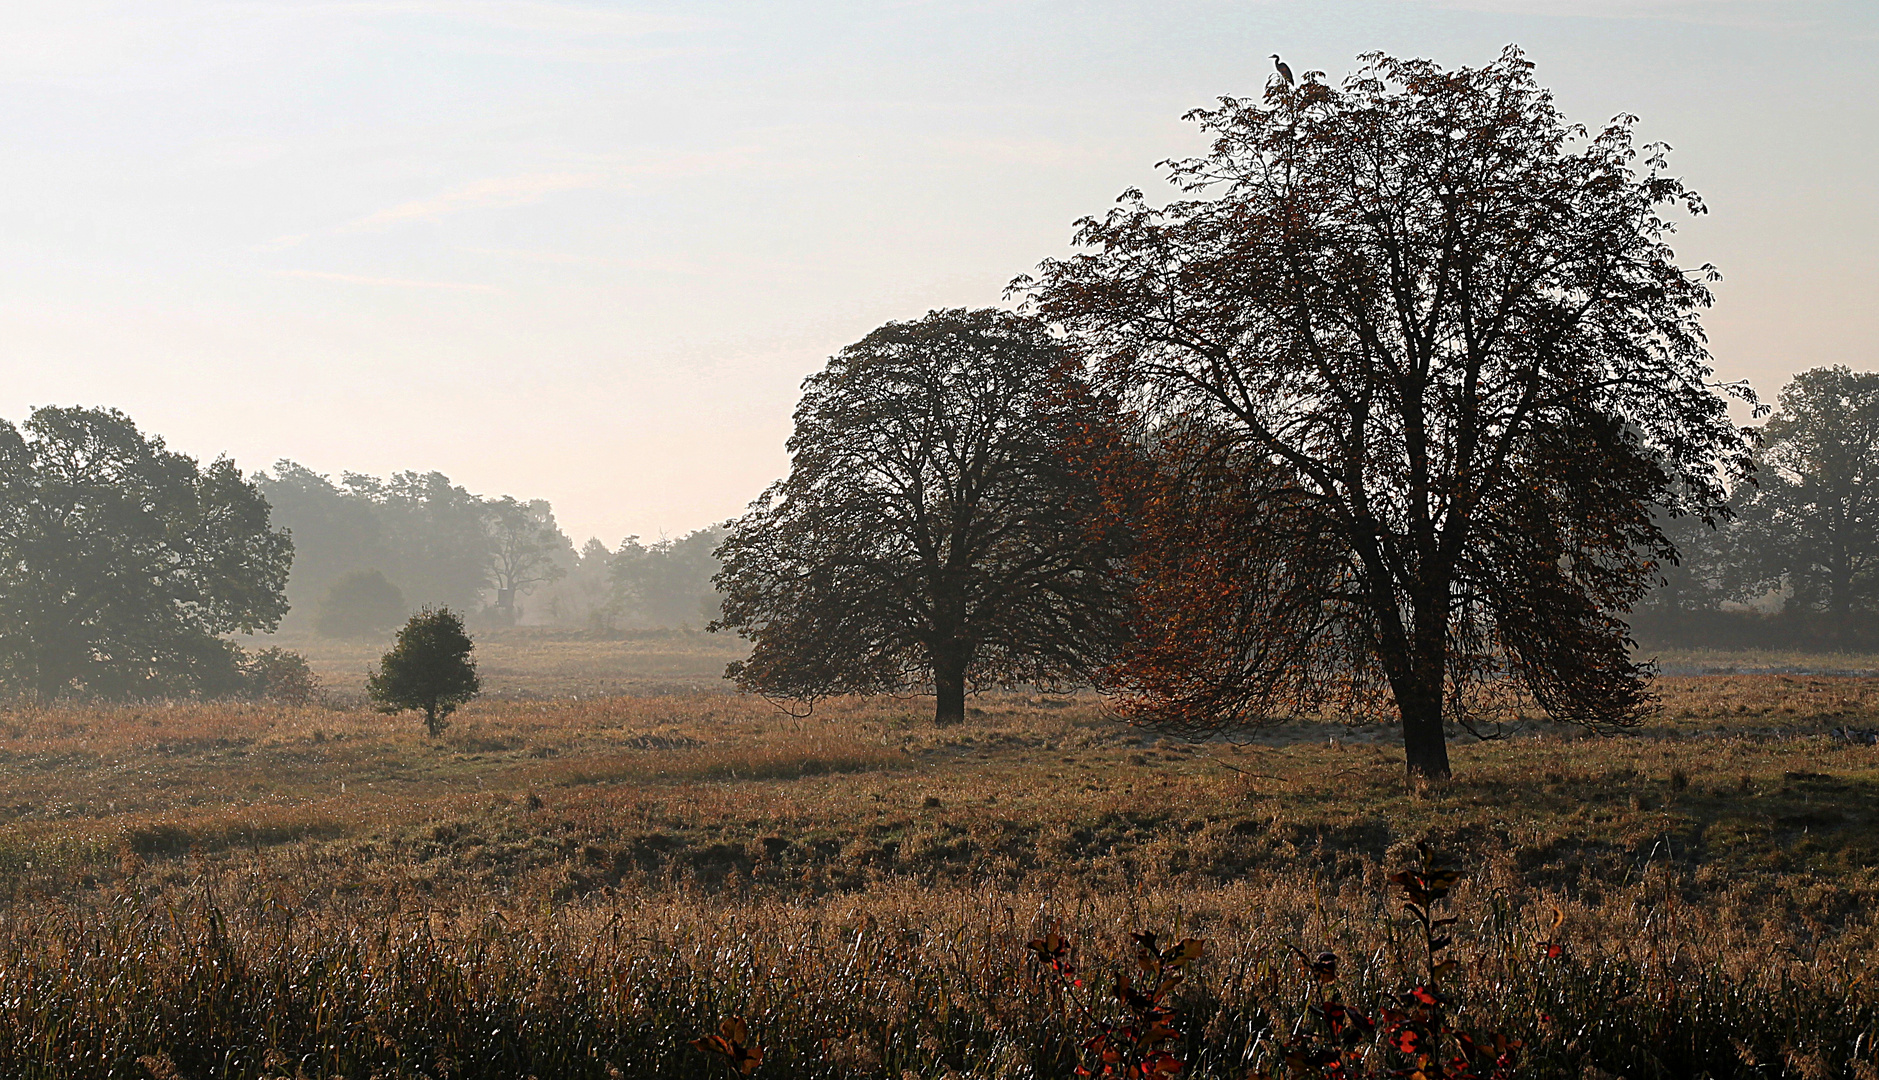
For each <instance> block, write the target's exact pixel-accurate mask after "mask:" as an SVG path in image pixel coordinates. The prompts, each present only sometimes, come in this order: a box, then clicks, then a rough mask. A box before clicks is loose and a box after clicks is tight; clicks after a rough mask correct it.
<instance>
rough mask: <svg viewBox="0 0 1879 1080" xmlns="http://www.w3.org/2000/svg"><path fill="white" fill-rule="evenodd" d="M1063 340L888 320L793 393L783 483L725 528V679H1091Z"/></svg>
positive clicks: (901, 684) (1095, 544)
mask: <svg viewBox="0 0 1879 1080" xmlns="http://www.w3.org/2000/svg"><path fill="white" fill-rule="evenodd" d="M1067 360H1068V357H1067V354H1066V353H1065V351H1064V349H1063V347H1062V346H1061V345H1060V344H1059V343H1058V342H1057V341H1055V340H1053V339H1052V338H1051V336H1050V335H1049V334H1048V333H1047V332H1046V331H1045V329H1044V328H1043V326H1041V325H1040V324H1038V323H1036V322H1034V321H1032V320H1029V319H1026V318H1023V317H1020V316H1016V315H1012V314H1010V313H1006V312H1001V311H996V310H980V311H965V310H949V311H935V312H932V313H931V314H929V315H927V316H926V317H925V318H924V319H921V320H919V321H917V322H899V323H889V324H887V325H886V326H883V327H881V328H880V329H878V330H876V331H874V332H873V333H871V334H869V335H868V336H867V337H865V338H863V339H862V340H861V341H859V342H856V343H855V344H853V345H851V346H849V347H848V348H846V349H843V350H842V351H841V353H839V354H838V355H836V356H835V357H834V358H833V359H831V360H830V361H829V364H828V367H827V368H826V369H825V370H824V371H822V372H821V373H820V374H817V375H814V376H812V377H811V378H810V379H809V380H808V381H807V382H806V383H805V384H804V394H803V398H802V402H801V404H800V405H799V406H798V408H797V410H796V418H795V419H796V429H795V433H794V434H793V435H792V436H791V437H790V440H789V450H790V455H791V468H790V474H789V476H788V477H787V478H786V479H784V480H782V481H780V482H778V483H777V484H775V485H774V486H772V487H771V488H770V489H769V490H768V491H767V492H765V493H764V495H763V496H762V497H761V498H760V499H759V500H758V501H757V502H755V503H753V504H752V506H751V509H750V511H749V512H748V513H747V514H746V515H745V516H744V517H743V518H741V519H739V520H738V521H737V522H735V523H734V525H733V527H732V529H731V533H730V535H729V537H728V538H727V539H726V540H725V542H724V545H723V547H722V548H720V549H719V555H720V557H721V558H722V559H723V560H724V569H723V570H722V571H721V572H720V573H719V574H718V577H717V583H718V586H719V589H720V591H721V592H722V593H723V594H724V599H723V615H722V616H721V617H720V619H719V620H718V621H717V622H716V623H714V624H713V629H724V628H728V629H734V630H737V631H738V632H740V633H741V634H743V635H744V636H745V637H748V638H750V639H751V640H752V641H754V642H755V646H754V648H753V650H752V652H751V655H750V658H749V659H748V660H747V661H745V662H743V663H741V664H735V665H732V669H731V672H730V674H731V675H732V676H733V677H734V678H735V679H736V681H737V683H738V685H739V686H741V687H743V688H745V689H748V690H755V691H758V692H761V693H764V694H767V695H771V696H774V697H781V698H790V699H795V700H799V701H806V702H813V701H814V700H816V699H817V698H820V697H822V696H824V695H827V694H833V693H872V692H905V691H912V690H930V691H931V692H933V693H934V694H935V696H936V697H937V699H938V700H937V704H936V715H937V717H938V718H939V719H940V720H942V721H947V720H956V719H959V718H961V717H963V716H964V711H965V695H966V693H967V692H968V690H969V689H970V688H971V687H974V686H982V685H988V684H995V683H1003V682H1011V681H1014V680H1027V681H1049V680H1056V679H1062V678H1069V677H1074V676H1076V675H1078V674H1079V673H1083V672H1086V671H1088V670H1091V669H1092V668H1094V667H1095V666H1096V665H1097V664H1098V663H1099V662H1100V661H1101V660H1102V659H1103V658H1104V657H1105V656H1106V655H1107V650H1108V649H1109V648H1111V647H1112V646H1113V643H1114V640H1115V636H1116V634H1117V632H1118V630H1119V628H1120V626H1121V618H1120V612H1121V610H1122V596H1121V588H1120V585H1119V581H1118V578H1117V577H1116V575H1115V570H1116V569H1117V554H1118V551H1119V545H1118V544H1117V542H1116V539H1115V536H1114V534H1113V533H1111V532H1109V531H1106V530H1104V529H1103V528H1101V527H1100V526H1099V524H1098V523H1097V521H1096V518H1097V517H1098V516H1099V515H1098V514H1097V511H1098V510H1099V499H1100V494H1099V492H1098V490H1097V485H1096V482H1095V480H1094V478H1093V477H1092V476H1091V475H1090V474H1089V473H1088V472H1087V470H1084V469H1080V468H1078V467H1076V465H1075V463H1074V462H1073V460H1072V457H1071V443H1072V440H1073V439H1074V438H1076V437H1077V436H1078V433H1079V432H1080V431H1082V430H1083V429H1084V428H1085V427H1087V426H1088V425H1089V424H1090V423H1091V422H1092V420H1093V419H1094V418H1095V415H1096V404H1095V403H1094V402H1093V401H1092V400H1091V399H1090V398H1088V397H1087V396H1085V395H1082V394H1080V393H1078V392H1077V391H1078V389H1079V386H1080V384H1079V383H1078V382H1077V380H1076V378H1075V377H1074V375H1073V373H1071V372H1069V371H1068V370H1067Z"/></svg>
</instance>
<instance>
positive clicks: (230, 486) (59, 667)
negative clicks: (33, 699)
mask: <svg viewBox="0 0 1879 1080" xmlns="http://www.w3.org/2000/svg"><path fill="white" fill-rule="evenodd" d="M292 559H293V545H292V543H291V542H290V541H289V540H288V537H287V535H286V534H285V533H284V532H280V531H275V530H273V529H271V528H270V527H269V521H268V503H267V500H266V499H264V498H263V497H262V496H261V493H260V492H259V491H258V490H257V489H256V487H255V485H254V484H252V483H250V482H249V481H248V480H246V479H244V478H243V477H242V474H241V472H240V470H238V469H237V468H236V467H235V465H234V463H233V462H231V461H229V460H227V459H225V458H221V459H217V460H216V461H214V462H211V463H210V464H209V465H208V466H206V467H204V466H201V465H199V464H198V463H197V462H196V461H195V460H194V459H193V458H190V457H187V456H185V455H182V454H178V453H175V452H173V451H171V450H168V449H166V448H165V447H164V444H163V440H162V439H159V438H156V437H154V436H147V435H145V434H144V433H143V432H141V431H139V430H138V428H137V425H136V424H135V423H133V422H132V421H131V419H130V417H128V416H125V415H124V414H123V413H121V412H117V411H115V410H107V409H86V408H42V409H38V410H35V411H34V412H33V414H32V416H31V417H30V418H29V419H28V420H27V421H26V422H25V423H24V424H23V425H21V426H18V427H16V426H14V425H13V424H12V423H10V422H8V421H5V420H0V686H4V687H5V688H6V689H9V690H12V691H14V692H26V693H33V694H37V695H39V696H41V697H58V696H63V695H68V694H82V695H95V696H106V697H124V696H132V695H152V696H154V695H160V694H170V693H187V692H204V691H215V690H220V689H223V688H225V687H232V686H233V685H234V684H236V683H238V682H239V681H240V680H241V679H242V678H243V676H242V674H241V673H240V663H241V656H240V654H239V650H236V649H235V648H234V647H233V646H232V645H230V644H229V643H227V642H225V641H222V640H220V639H219V637H218V635H221V634H226V633H230V632H233V631H237V630H239V631H245V632H254V631H264V630H272V629H273V628H274V627H275V626H276V625H278V623H279V622H280V618H281V615H282V614H283V613H284V612H285V611H286V608H287V600H286V596H285V592H284V587H285V584H286V580H287V572H288V567H289V565H290V563H291V561H292Z"/></svg>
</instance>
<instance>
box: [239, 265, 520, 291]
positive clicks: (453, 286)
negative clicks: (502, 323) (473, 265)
mask: <svg viewBox="0 0 1879 1080" xmlns="http://www.w3.org/2000/svg"><path fill="white" fill-rule="evenodd" d="M274 276H275V277H290V278H307V279H310V280H313V281H342V282H345V283H346V284H348V285H387V286H392V287H394V288H400V289H448V290H452V291H455V292H496V291H497V289H496V287H495V286H494V285H479V284H475V283H472V282H467V281H418V280H415V279H413V278H387V277H366V276H364V275H362V274H335V273H332V272H330V271H327V270H276V271H274Z"/></svg>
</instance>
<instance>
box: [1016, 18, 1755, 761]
mask: <svg viewBox="0 0 1879 1080" xmlns="http://www.w3.org/2000/svg"><path fill="white" fill-rule="evenodd" d="M1195 116H1196V118H1197V119H1198V120H1199V121H1200V122H1201V124H1202V125H1203V126H1204V127H1205V128H1207V129H1208V130H1209V131H1210V133H1211V134H1212V135H1213V136H1214V142H1213V144H1212V149H1211V151H1210V152H1209V153H1208V154H1207V155H1205V156H1204V157H1201V158H1198V159H1195V160H1192V161H1187V162H1181V163H1177V164H1176V165H1175V166H1174V167H1173V179H1174V180H1175V182H1176V183H1178V184H1180V185H1181V186H1183V187H1185V188H1186V189H1188V190H1189V191H1191V192H1194V193H1196V194H1197V195H1199V194H1201V193H1206V194H1207V195H1208V196H1209V197H1202V198H1195V199H1192V200H1189V201H1182V202H1176V203H1174V204H1172V205H1170V206H1166V207H1163V208H1155V207H1151V206H1149V205H1148V204H1147V203H1146V201H1145V200H1144V199H1143V198H1142V196H1141V194H1140V193H1139V192H1130V193H1128V194H1126V195H1125V196H1124V198H1123V200H1122V205H1121V206H1120V207H1119V208H1118V209H1116V210H1115V211H1113V212H1112V213H1110V214H1109V215H1108V216H1107V217H1105V218H1103V219H1102V220H1093V221H1087V222H1085V223H1084V225H1083V228H1082V232H1081V235H1080V237H1079V239H1080V241H1081V243H1082V244H1083V245H1084V246H1085V247H1086V248H1087V249H1090V250H1088V252H1087V253H1086V254H1084V255H1081V256H1079V257H1076V258H1072V259H1068V260H1063V261H1058V262H1052V263H1048V264H1046V266H1045V272H1044V280H1043V282H1042V285H1041V287H1040V288H1039V289H1038V291H1037V292H1036V293H1035V294H1034V295H1035V296H1036V298H1037V300H1038V301H1039V306H1040V308H1041V310H1042V313H1043V314H1044V315H1046V316H1047V317H1049V318H1051V319H1053V320H1056V321H1058V322H1060V323H1062V324H1063V325H1065V326H1066V327H1068V328H1069V329H1070V330H1071V331H1072V333H1073V334H1075V335H1076V336H1077V337H1078V338H1080V339H1081V343H1082V345H1083V347H1084V348H1086V349H1087V350H1088V351H1089V352H1090V353H1091V354H1092V355H1093V356H1094V357H1095V358H1096V366H1097V370H1099V371H1100V372H1101V373H1102V376H1103V377H1104V378H1105V379H1106V380H1108V382H1109V383H1110V385H1111V386H1112V387H1113V388H1114V389H1115V391H1116V392H1117V393H1119V394H1121V395H1124V397H1125V400H1126V401H1127V402H1128V403H1129V404H1130V405H1132V406H1133V407H1134V409H1135V410H1136V411H1137V413H1138V415H1140V416H1141V417H1142V418H1143V420H1144V421H1145V422H1147V423H1148V424H1150V425H1154V426H1153V427H1152V428H1151V429H1150V431H1151V434H1152V435H1153V441H1152V442H1150V443H1149V445H1151V446H1152V447H1155V448H1158V451H1157V452H1158V453H1159V454H1160V456H1161V457H1162V458H1163V459H1164V465H1163V468H1161V469H1160V470H1159V475H1160V479H1158V480H1156V481H1154V483H1155V485H1156V486H1157V487H1158V488H1159V489H1161V494H1160V495H1159V496H1158V497H1157V499H1156V500H1150V503H1149V512H1148V513H1147V514H1146V515H1145V518H1144V520H1145V521H1146V522H1147V523H1148V524H1149V525H1150V526H1153V525H1155V524H1156V522H1157V521H1165V523H1166V525H1165V530H1164V531H1166V532H1167V533H1168V539H1170V540H1172V541H1173V543H1166V544H1164V543H1156V542H1154V541H1153V540H1148V541H1145V543H1144V545H1143V548H1142V550H1143V552H1144V554H1145V556H1147V557H1148V558H1147V559H1146V561H1144V562H1142V563H1141V569H1142V571H1143V574H1144V578H1145V581H1144V593H1143V605H1144V606H1143V611H1144V613H1145V615H1147V616H1153V615H1154V614H1155V613H1156V612H1165V613H1166V614H1167V617H1165V618H1161V619H1153V618H1145V619H1144V620H1143V625H1142V626H1141V637H1140V638H1139V639H1138V640H1137V642H1136V643H1135V645H1133V646H1132V647H1131V651H1130V655H1129V656H1128V657H1126V658H1125V660H1124V662H1123V663H1122V664H1121V665H1120V666H1119V667H1118V669H1117V671H1116V673H1115V674H1114V676H1113V681H1114V682H1115V684H1116V686H1117V688H1118V689H1119V690H1120V692H1121V693H1122V694H1123V697H1124V699H1125V702H1126V703H1127V704H1128V705H1129V706H1131V707H1132V709H1133V710H1134V711H1136V712H1137V714H1138V715H1143V716H1145V717H1146V718H1149V719H1155V720H1163V721H1170V722H1179V723H1184V724H1189V725H1195V726H1203V727H1204V726H1210V725H1220V724H1226V723H1232V722H1235V721H1246V720H1258V719H1263V718H1266V717H1271V716H1277V715H1284V714H1287V713H1299V712H1304V713H1310V712H1315V711H1321V710H1326V709H1332V710H1336V711H1346V710H1348V711H1353V712H1369V711H1376V712H1381V713H1382V714H1383V715H1385V716H1392V715H1393V716H1394V717H1397V718H1400V720H1401V723H1402V731H1403V738H1404V744H1405V748H1406V750H1407V763H1408V767H1409V769H1410V771H1411V772H1412V773H1415V774H1421V775H1423V776H1434V777H1439V776H1445V775H1447V773H1448V771H1449V766H1448V751H1447V744H1446V741H1445V736H1444V725H1445V722H1453V721H1461V722H1467V721H1469V719H1470V713H1471V712H1473V711H1474V710H1475V709H1477V708H1478V707H1481V706H1484V705H1485V704H1488V703H1491V702H1493V701H1494V699H1496V698H1501V697H1503V696H1505V695H1510V694H1512V693H1513V692H1514V691H1516V690H1519V691H1522V692H1524V694H1525V695H1528V696H1529V697H1530V699H1536V700H1537V704H1538V705H1539V706H1540V707H1541V708H1542V709H1544V710H1545V711H1546V712H1548V713H1551V714H1552V715H1554V716H1556V717H1561V718H1564V719H1571V720H1577V721H1581V722H1585V723H1589V724H1594V725H1597V724H1623V723H1627V722H1630V721H1632V720H1634V719H1636V718H1637V717H1638V716H1639V715H1640V713H1641V711H1642V710H1643V709H1644V708H1645V707H1646V706H1647V705H1648V702H1649V700H1650V698H1649V691H1648V688H1647V686H1646V683H1645V676H1646V674H1647V672H1646V671H1645V670H1644V669H1641V668H1640V667H1639V666H1638V665H1636V664H1635V663H1633V662H1632V660H1631V657H1630V656H1629V654H1628V651H1627V648H1626V626H1625V622H1624V615H1625V611H1626V609H1627V608H1628V606H1629V605H1630V604H1631V603H1632V602H1633V601H1634V600H1635V599H1636V598H1637V597H1638V595H1639V594H1640V593H1641V592H1642V591H1643V589H1644V587H1645V585H1646V584H1647V582H1648V581H1649V579H1650V576H1651V571H1652V569H1653V563H1654V561H1656V560H1663V559H1667V558H1670V557H1672V556H1673V555H1674V548H1673V547H1672V545H1671V544H1670V543H1669V542H1668V541H1667V539H1666V537H1665V536H1664V534H1663V532H1662V531H1661V530H1660V529H1659V527H1658V525H1657V524H1656V522H1655V521H1654V520H1653V518H1652V514H1651V507H1652V506H1653V505H1654V504H1655V505H1663V506H1667V507H1669V508H1670V509H1671V511H1672V512H1673V513H1694V514H1697V515H1699V516H1707V515H1711V514H1713V513H1715V512H1716V510H1717V508H1718V506H1719V504H1720V503H1721V501H1722V497H1723V487H1722V481H1723V478H1724V474H1725V473H1726V472H1727V470H1728V469H1729V468H1730V467H1731V465H1735V466H1739V465H1740V464H1741V462H1742V459H1743V450H1744V447H1743V443H1742V440H1741V438H1740V436H1739V434H1738V433H1737V431H1736V430H1735V429H1734V428H1733V427H1732V426H1731V424H1730V422H1729V418H1728V415H1727V411H1726V408H1725V404H1724V401H1723V400H1722V399H1721V398H1720V397H1718V396H1717V395H1716V394H1715V393H1714V392H1713V391H1712V389H1711V386H1710V385H1709V384H1710V382H1711V374H1710V368H1709V364H1708V355H1707V353H1706V351H1705V349H1704V341H1703V333H1702V329H1701V327H1700V325H1699V323H1698V319H1697V316H1698V313H1699V312H1700V310H1701V309H1702V308H1703V307H1705V306H1706V305H1707V304H1708V303H1709V300H1710V296H1709V293H1708V291H1707V289H1706V288H1705V286H1704V281H1705V280H1706V279H1707V278H1708V277H1709V276H1710V274H1709V273H1708V271H1707V268H1702V269H1699V270H1697V271H1695V272H1686V271H1685V270H1683V269H1682V268H1680V267H1679V266H1677V265H1676V263H1675V262H1674V261H1673V256H1672V253H1671V251H1670V248H1669V246H1668V237H1669V233H1670V231H1671V227H1670V223H1669V222H1668V221H1667V220H1666V215H1667V214H1668V213H1670V212H1673V211H1675V210H1678V209H1688V210H1692V211H1695V210H1700V209H1701V204H1700V203H1698V202H1697V199H1696V196H1695V195H1694V194H1693V193H1691V192H1689V191H1688V190H1686V189H1685V188H1684V186H1683V185H1682V184H1681V183H1680V182H1679V181H1677V180H1676V179H1675V178H1673V177H1670V176H1668V175H1666V174H1665V172H1664V162H1663V159H1662V155H1661V153H1660V152H1659V151H1658V150H1657V149H1656V148H1646V150H1645V152H1644V153H1643V154H1642V155H1640V154H1639V151H1638V150H1637V148H1635V147H1634V145H1633V143H1632V139H1631V126H1630V125H1631V121H1630V120H1629V119H1628V118H1620V119H1619V120H1617V121H1615V122H1614V123H1613V124H1611V125H1610V126H1609V127H1607V128H1605V129H1604V130H1602V131H1599V132H1597V133H1595V134H1593V135H1591V136H1590V137H1589V138H1588V137H1586V135H1585V134H1584V133H1583V132H1581V131H1579V130H1578V129H1576V128H1574V127H1573V126H1571V125H1569V124H1568V123H1566V121H1565V120H1564V119H1563V118H1562V117H1561V116H1560V115H1559V113H1558V112H1557V111H1556V110H1555V109H1554V107H1553V104H1552V100H1551V97H1550V95H1549V94H1548V93H1547V92H1546V91H1545V90H1544V89H1543V88H1542V87H1540V86H1539V85H1537V84H1536V83H1535V82H1534V80H1533V77H1532V72H1531V65H1529V64H1528V63H1527V62H1526V61H1525V59H1524V58H1522V57H1521V55H1520V54H1519V53H1518V51H1516V50H1511V49H1510V50H1509V51H1508V52H1507V53H1506V54H1504V55H1503V56H1502V57H1500V58H1499V59H1498V60H1497V61H1496V62H1494V63H1492V64H1489V65H1488V66H1486V67H1483V68H1477V69H1465V68H1464V69H1460V70H1454V71H1448V70H1443V69H1441V68H1439V67H1437V66H1436V65H1434V64H1431V63H1428V62H1425V61H1398V60H1392V59H1390V58H1388V57H1383V56H1371V57H1366V58H1365V62H1364V67H1363V68H1362V69H1361V70H1360V71H1358V72H1357V73H1356V74H1355V75H1354V76H1352V77H1351V78H1350V79H1348V80H1346V81H1345V82H1344V83H1343V85H1342V86H1340V87H1332V86H1330V85H1327V84H1325V83H1323V82H1322V81H1320V80H1319V78H1317V77H1316V75H1315V73H1312V74H1308V75H1307V76H1306V77H1305V79H1304V80H1303V82H1301V84H1300V85H1299V86H1297V87H1296V88H1292V87H1289V86H1281V85H1277V84H1275V86H1274V87H1273V89H1272V90H1271V91H1270V92H1269V93H1268V95H1267V97H1266V100H1265V101H1264V102H1259V101H1251V100H1242V99H1232V98H1228V99H1223V101H1222V102H1221V104H1220V107H1219V108H1217V109H1211V110H1203V111H1200V112H1198V113H1196V114H1195ZM1640 156H1641V157H1642V160H1640ZM1171 436H1172V437H1171ZM1184 505H1185V506H1187V507H1189V508H1190V509H1189V510H1188V511H1183V512H1181V513H1171V512H1170V511H1171V509H1173V510H1179V509H1180V508H1181V507H1182V506H1184ZM1196 611H1209V612H1212V613H1213V614H1212V615H1211V616H1210V617H1208V618H1193V617H1192V613H1194V612H1196ZM1228 683H1232V684H1237V685H1226V684H1228ZM1477 715H1480V714H1479V713H1477ZM1490 715H1491V714H1490Z"/></svg>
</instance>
